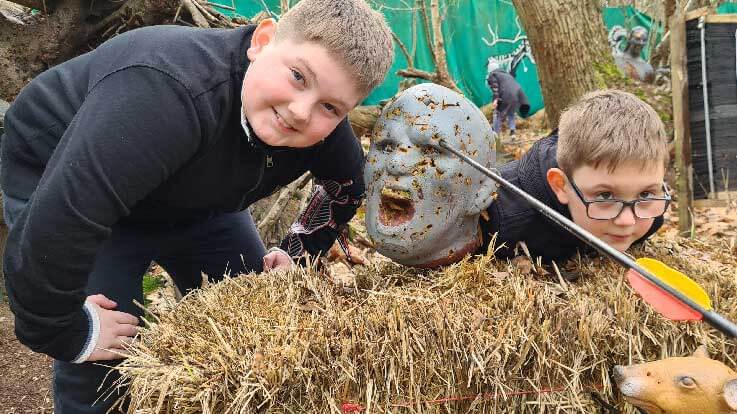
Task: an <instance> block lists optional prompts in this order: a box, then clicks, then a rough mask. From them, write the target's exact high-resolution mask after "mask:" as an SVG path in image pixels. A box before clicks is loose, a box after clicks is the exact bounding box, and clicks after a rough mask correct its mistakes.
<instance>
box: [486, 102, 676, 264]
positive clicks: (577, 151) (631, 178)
mask: <svg viewBox="0 0 737 414" xmlns="http://www.w3.org/2000/svg"><path fill="white" fill-rule="evenodd" d="M668 157H669V154H668V150H667V135H666V133H665V128H664V126H663V123H662V121H661V120H660V118H659V117H658V114H657V113H656V112H655V110H653V108H652V107H650V106H649V105H647V104H646V103H644V102H642V101H641V100H640V99H638V98H637V97H636V96H634V95H632V94H629V93H626V92H622V91H617V90H605V91H596V92H591V93H589V94H586V95H585V96H583V97H582V98H581V99H580V100H579V101H578V102H577V103H575V104H574V105H573V106H571V107H570V108H568V109H567V110H566V111H565V112H564V113H563V114H562V115H561V118H560V123H559V129H558V131H557V134H556V133H555V132H554V133H553V134H552V135H550V136H548V137H545V138H543V139H541V140H539V141H538V142H536V143H535V144H534V145H533V146H532V148H531V149H530V150H529V151H528V152H527V153H526V154H525V155H524V156H523V157H522V159H520V160H517V161H513V162H511V163H508V164H506V165H504V166H502V167H501V168H500V172H501V174H502V176H504V178H506V179H507V180H509V181H511V182H512V183H513V184H515V185H517V186H519V187H520V188H521V189H522V190H524V191H526V192H527V193H529V194H531V195H533V196H534V197H536V198H537V199H539V200H540V201H542V202H544V203H545V204H547V205H548V206H550V207H552V208H554V209H555V210H557V211H558V212H559V213H561V214H563V215H565V216H567V217H569V218H571V219H572V220H573V221H574V222H575V223H576V224H578V225H579V226H581V227H583V228H584V229H586V230H588V231H589V232H590V233H592V234H593V235H594V236H596V237H598V238H600V239H602V240H603V241H605V242H606V243H608V244H610V245H611V246H612V247H614V248H616V249H617V250H620V251H624V250H627V249H628V248H629V247H630V246H631V245H632V244H634V243H637V242H639V241H642V240H645V239H646V238H648V237H649V236H651V235H652V234H653V233H655V231H657V230H658V228H660V226H661V225H662V224H663V214H664V213H665V212H666V210H667V208H668V205H669V203H670V195H669V194H668V192H667V189H666V186H665V183H664V176H665V169H666V166H667V164H668ZM487 212H488V218H489V219H488V220H483V219H482V220H481V228H482V232H483V234H484V245H483V247H482V251H485V249H486V248H488V245H489V243H490V242H491V239H492V237H491V235H493V234H495V233H496V234H497V238H496V245H497V246H501V245H502V244H503V246H502V247H500V248H499V249H498V250H497V251H496V255H497V256H500V257H511V256H513V255H515V254H516V253H515V250H516V246H517V243H518V242H520V241H524V242H525V244H526V245H527V247H528V249H529V251H530V253H531V255H532V256H533V257H537V256H541V257H542V258H543V260H544V261H549V260H562V259H567V258H569V257H571V256H572V255H574V254H575V253H576V251H578V250H586V249H588V246H586V245H585V244H584V243H583V242H581V241H580V240H579V239H577V238H576V237H575V236H573V235H572V234H570V233H568V232H567V231H565V230H564V229H562V228H561V227H560V226H558V225H556V224H554V223H552V222H551V221H549V220H548V219H547V218H545V217H544V216H543V215H542V214H540V213H539V212H538V211H537V210H535V209H533V208H532V207H530V206H529V204H528V203H526V202H525V201H524V200H522V199H520V198H518V197H517V196H515V195H514V194H512V193H510V192H509V191H507V190H504V189H500V190H499V193H498V197H497V199H496V200H495V201H494V202H493V203H492V204H491V206H490V207H489V208H488V210H487Z"/></svg>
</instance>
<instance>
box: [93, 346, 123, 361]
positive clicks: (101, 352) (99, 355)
mask: <svg viewBox="0 0 737 414" xmlns="http://www.w3.org/2000/svg"><path fill="white" fill-rule="evenodd" d="M121 358H124V357H123V356H120V355H118V354H117V353H115V352H110V351H108V350H105V349H100V348H98V349H95V352H93V353H92V354H91V355H90V357H89V358H87V361H88V362H92V361H110V360H113V359H121Z"/></svg>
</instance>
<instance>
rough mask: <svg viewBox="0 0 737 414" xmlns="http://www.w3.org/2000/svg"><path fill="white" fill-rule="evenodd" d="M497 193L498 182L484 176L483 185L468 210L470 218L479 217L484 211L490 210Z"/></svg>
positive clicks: (478, 189) (479, 187)
mask: <svg viewBox="0 0 737 414" xmlns="http://www.w3.org/2000/svg"><path fill="white" fill-rule="evenodd" d="M495 192H496V182H495V181H494V180H492V179H491V178H489V177H486V176H484V177H483V180H482V181H481V184H479V186H478V188H477V190H476V194H475V195H474V197H473V200H471V203H470V204H469V205H468V208H467V209H466V214H467V215H469V216H478V215H479V214H481V212H482V211H484V210H486V209H487V208H489V206H490V205H491V202H492V201H494V193H495Z"/></svg>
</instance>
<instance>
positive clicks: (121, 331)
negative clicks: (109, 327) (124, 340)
mask: <svg viewBox="0 0 737 414" xmlns="http://www.w3.org/2000/svg"><path fill="white" fill-rule="evenodd" d="M116 333H117V334H118V335H120V336H126V337H134V336H136V334H137V333H138V326H136V325H130V324H127V323H126V324H121V325H118V330H117V332H116Z"/></svg>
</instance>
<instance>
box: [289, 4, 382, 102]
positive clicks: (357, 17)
mask: <svg viewBox="0 0 737 414" xmlns="http://www.w3.org/2000/svg"><path fill="white" fill-rule="evenodd" d="M282 39H290V40H293V41H296V42H313V43H316V44H319V45H321V46H322V47H324V48H326V49H327V50H328V53H330V54H331V55H332V56H333V57H334V58H336V59H338V60H339V61H340V62H341V63H343V65H345V69H346V70H348V71H349V73H352V74H354V76H355V79H356V86H357V87H358V88H359V91H360V92H362V93H363V95H364V96H366V95H368V94H369V92H371V90H372V89H374V88H375V87H376V86H378V85H379V84H380V83H381V82H383V80H384V77H385V76H386V73H387V71H388V70H389V68H390V67H391V65H392V61H393V60H394V47H393V44H392V35H391V30H390V29H389V26H388V25H387V23H386V20H384V16H383V15H382V14H381V13H379V12H377V11H374V10H372V9H371V7H370V6H369V5H368V4H366V2H365V1H364V0H302V1H300V2H299V3H297V4H296V5H295V6H294V7H292V8H291V9H289V10H288V11H287V12H286V13H284V16H282V18H281V19H280V20H279V24H278V25H277V27H276V40H277V41H281V40H282Z"/></svg>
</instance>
